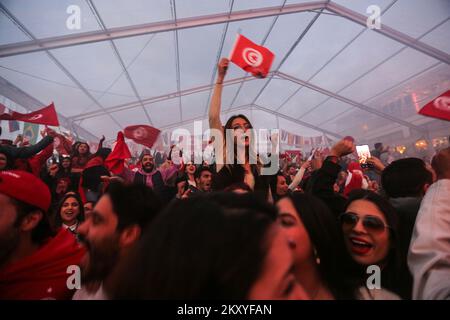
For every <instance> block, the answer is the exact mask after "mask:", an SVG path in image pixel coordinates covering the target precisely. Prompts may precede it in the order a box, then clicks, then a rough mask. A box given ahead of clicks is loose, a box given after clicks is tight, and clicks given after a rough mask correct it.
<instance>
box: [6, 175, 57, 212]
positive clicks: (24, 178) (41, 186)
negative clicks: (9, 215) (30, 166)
mask: <svg viewBox="0 0 450 320" xmlns="http://www.w3.org/2000/svg"><path fill="white" fill-rule="evenodd" d="M0 193H2V194H4V195H7V196H8V197H11V198H14V199H16V200H19V201H22V202H25V203H27V204H30V205H32V206H35V207H38V208H39V209H42V210H44V211H47V210H48V208H49V207H50V203H51V199H52V196H51V194H50V190H49V189H48V187H47V185H46V184H45V183H44V182H43V181H42V180H41V179H39V178H38V177H36V176H34V175H32V174H31V173H28V172H26V171H20V170H7V171H0Z"/></svg>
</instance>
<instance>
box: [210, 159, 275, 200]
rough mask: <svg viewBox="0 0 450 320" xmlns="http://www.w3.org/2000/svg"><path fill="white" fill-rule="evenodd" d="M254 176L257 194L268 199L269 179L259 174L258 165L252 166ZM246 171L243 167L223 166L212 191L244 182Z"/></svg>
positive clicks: (214, 178) (213, 182)
mask: <svg viewBox="0 0 450 320" xmlns="http://www.w3.org/2000/svg"><path fill="white" fill-rule="evenodd" d="M251 170H252V173H253V176H254V178H255V188H254V191H255V193H258V194H259V195H260V196H262V197H264V199H267V196H268V192H269V177H270V176H262V175H260V174H259V172H258V168H257V166H256V165H252V166H251ZM244 178H245V169H244V167H242V166H241V165H231V166H223V167H222V169H220V171H219V172H217V174H216V175H215V176H214V177H213V181H212V189H213V190H214V191H220V190H224V189H226V188H227V187H229V186H231V185H233V184H237V183H242V182H244Z"/></svg>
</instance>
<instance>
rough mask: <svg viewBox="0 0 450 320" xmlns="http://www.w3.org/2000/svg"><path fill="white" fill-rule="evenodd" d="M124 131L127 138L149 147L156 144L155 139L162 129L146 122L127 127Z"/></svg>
mask: <svg viewBox="0 0 450 320" xmlns="http://www.w3.org/2000/svg"><path fill="white" fill-rule="evenodd" d="M123 132H124V134H125V138H128V139H131V140H133V141H134V142H136V143H139V144H142V145H144V146H146V147H149V148H151V147H152V146H153V145H154V144H155V141H156V140H157V139H158V137H159V134H160V133H161V131H160V130H158V129H156V128H153V127H150V126H147V125H144V124H142V125H136V126H129V127H126V128H125V129H124V130H123Z"/></svg>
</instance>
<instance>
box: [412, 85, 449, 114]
mask: <svg viewBox="0 0 450 320" xmlns="http://www.w3.org/2000/svg"><path fill="white" fill-rule="evenodd" d="M419 114H421V115H424V116H427V117H432V118H437V119H441V120H447V121H450V90H448V91H447V92H445V93H443V94H441V95H440V96H439V97H437V98H436V99H434V100H432V101H430V102H428V103H427V104H426V105H425V106H424V107H423V108H422V109H420V111H419Z"/></svg>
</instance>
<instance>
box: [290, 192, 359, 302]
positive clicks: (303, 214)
mask: <svg viewBox="0 0 450 320" xmlns="http://www.w3.org/2000/svg"><path fill="white" fill-rule="evenodd" d="M286 197H287V198H288V199H290V200H291V201H292V204H293V205H294V207H295V209H296V211H297V213H298V216H299V218H300V220H301V221H302V223H303V225H304V226H305V229H306V232H307V233H308V236H309V239H310V240H311V244H312V245H313V246H314V248H315V249H316V252H317V256H318V257H319V258H320V264H318V265H317V268H318V271H319V274H320V276H321V279H322V281H324V283H325V284H326V286H327V288H328V289H329V290H330V291H331V293H332V294H333V296H334V298H335V299H355V297H356V290H357V289H358V287H359V284H358V281H357V280H356V279H355V278H353V277H349V276H348V275H347V274H346V273H345V269H346V268H347V266H348V265H349V264H350V263H351V257H350V256H349V255H348V253H347V251H346V248H345V244H344V238H343V234H342V232H341V231H340V226H339V223H338V221H337V219H336V217H335V215H334V214H333V213H332V212H331V211H330V209H329V208H328V207H327V206H326V204H325V203H323V202H322V200H320V199H319V198H316V197H314V196H312V195H309V194H305V193H299V192H294V193H291V194H288V195H287V196H286Z"/></svg>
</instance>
